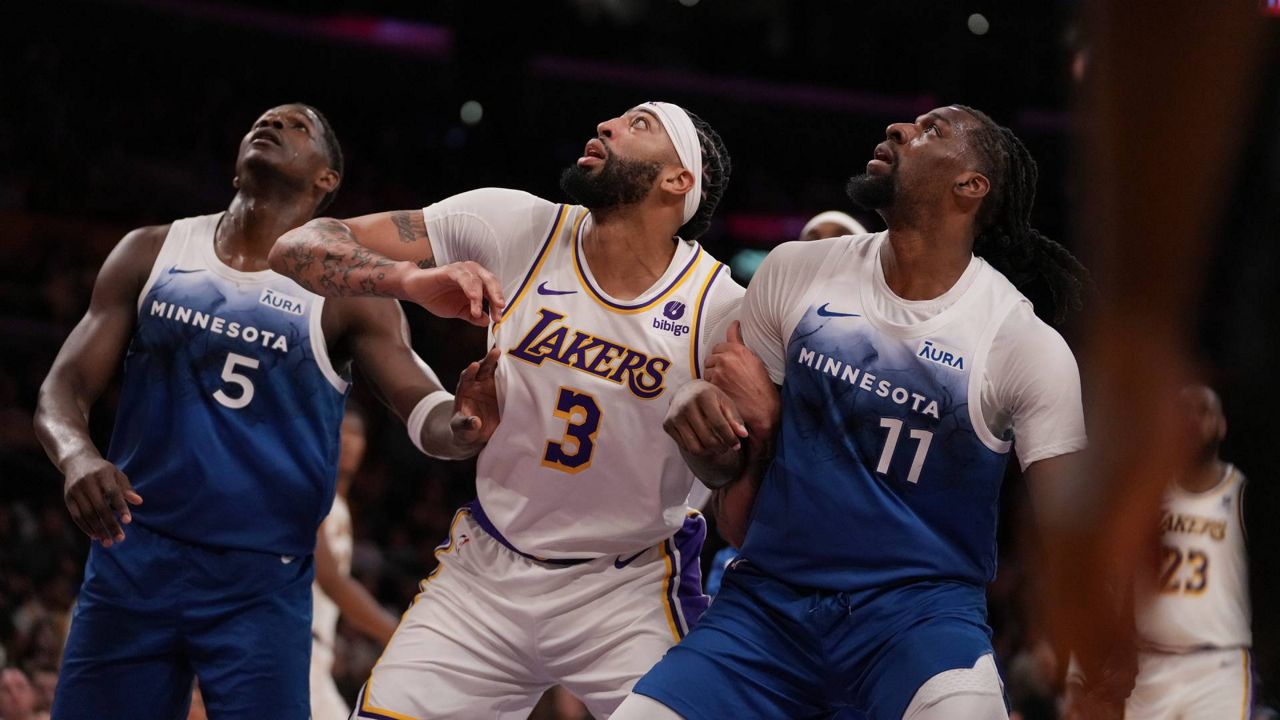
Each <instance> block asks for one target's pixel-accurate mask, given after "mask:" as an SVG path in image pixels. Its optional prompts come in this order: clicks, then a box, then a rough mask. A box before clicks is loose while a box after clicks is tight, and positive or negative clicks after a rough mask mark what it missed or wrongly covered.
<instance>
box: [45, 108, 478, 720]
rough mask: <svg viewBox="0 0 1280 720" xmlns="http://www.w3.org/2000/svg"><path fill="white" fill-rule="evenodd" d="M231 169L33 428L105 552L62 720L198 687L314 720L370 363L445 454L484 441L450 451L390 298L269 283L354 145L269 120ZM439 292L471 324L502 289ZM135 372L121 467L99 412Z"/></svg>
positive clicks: (121, 284)
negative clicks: (355, 377)
mask: <svg viewBox="0 0 1280 720" xmlns="http://www.w3.org/2000/svg"><path fill="white" fill-rule="evenodd" d="M235 170H236V175H235V181H234V185H235V188H236V194H235V197H234V198H233V199H232V201H231V204H230V207H228V209H227V210H225V211H223V212H220V213H216V214H213V215H206V216H203V217H195V218H188V219H183V220H177V221H175V222H173V223H171V224H169V225H163V226H154V227H145V228H140V229H138V230H134V231H133V232H131V233H129V234H128V235H126V236H125V238H124V239H123V240H122V241H121V242H120V244H119V245H118V246H117V247H116V248H115V249H114V250H113V251H112V252H111V254H110V256H109V257H108V258H107V261H106V263H105V264H104V265H103V268H102V270H101V272H100V273H99V275H98V279H97V282H96V284H95V287H94V291H93V297H92V300H91V302H90V306H89V310H88V312H87V313H86V315H85V316H84V318H83V319H82V320H81V321H80V323H79V324H78V325H77V326H76V327H75V329H74V330H73V331H72V332H71V335H70V337H68V339H67V341H66V343H65V344H64V345H63V347H62V350H61V351H60V352H59V354H58V357H57V359H56V360H55V361H54V364H53V367H52V369H51V370H50V372H49V376H48V378H47V379H46V380H45V382H44V385H43V386H42V388H41V391H40V398H39V405H38V408H37V413H36V430H37V432H38V434H39V437H40V440H41V442H42V443H43V445H44V447H45V450H46V451H47V452H48V454H49V457H50V459H52V460H53V462H54V463H55V464H56V465H57V466H58V468H59V469H60V470H61V471H62V472H63V473H64V474H65V476H66V483H65V495H66V503H67V508H68V510H69V511H70V513H71V516H72V517H73V518H74V519H75V521H76V523H77V525H79V526H80V528H81V529H82V530H84V532H85V533H86V534H88V535H89V536H90V537H91V538H93V539H94V540H96V541H97V543H95V544H94V545H93V546H92V547H91V549H90V552H89V560H88V564H87V566H86V568H85V580H84V584H83V586H82V587H81V591H80V595H79V599H78V601H77V606H76V610H75V613H74V616H73V620H72V625H71V631H70V636H69V638H68V640H67V645H66V650H65V654H64V657H63V661H62V672H61V677H60V679H59V682H58V690H57V697H56V700H55V702H54V707H53V717H55V718H58V719H59V720H71V719H72V718H94V719H98V720H100V719H102V718H121V719H122V720H123V719H128V720H139V719H148V718H155V719H156V720H170V719H173V718H182V717H185V715H186V712H187V705H188V703H189V702H190V698H191V687H192V679H193V676H197V677H198V678H199V681H200V687H201V689H202V691H203V695H204V700H205V703H206V706H207V708H208V712H209V716H210V717H211V718H214V719H215V720H217V719H218V718H246V717H272V718H307V717H308V716H309V709H308V705H309V703H308V688H307V685H308V683H307V680H308V664H309V656H310V649H311V633H310V632H309V631H310V629H311V581H312V576H313V563H312V558H311V553H312V548H313V547H314V544H315V541H316V530H317V527H318V526H319V524H320V521H321V520H322V519H323V518H324V516H325V515H326V514H327V513H328V511H329V508H330V506H331V505H332V503H333V496H334V478H335V474H336V463H337V458H338V436H339V426H340V423H341V420H342V413H343V404H344V401H345V399H346V395H347V390H348V388H349V384H350V380H349V378H350V372H349V369H348V366H349V364H350V363H351V362H352V361H354V362H356V363H358V364H360V366H361V367H362V368H363V370H364V372H365V374H366V375H367V376H368V377H369V378H370V379H371V380H372V381H373V383H374V384H375V385H376V389H377V391H378V393H379V394H381V395H382V396H383V397H384V398H386V401H387V402H388V404H389V405H390V406H391V407H392V408H393V409H394V410H395V412H397V413H398V414H399V415H400V416H401V417H402V418H411V419H412V420H413V421H415V422H416V423H417V426H418V427H419V428H420V431H421V432H420V434H421V438H420V442H421V443H422V444H424V445H425V446H426V447H428V448H429V449H432V450H433V451H434V452H435V454H437V455H441V456H449V457H462V456H466V455H468V454H471V453H474V452H475V451H476V450H478V448H479V446H480V444H482V442H483V435H484V432H485V430H484V428H482V427H477V426H476V423H474V422H465V423H463V425H465V427H460V428H459V429H460V433H459V436H458V437H457V438H455V437H454V435H453V433H452V431H451V429H450V418H451V416H452V415H453V408H452V405H453V402H452V401H450V399H449V398H450V396H449V394H448V393H446V392H444V391H443V390H442V388H441V387H440V384H439V382H438V381H437V380H436V378H435V376H434V375H433V374H432V373H431V371H430V370H429V369H428V368H427V367H426V365H425V364H423V363H422V361H421V360H419V359H418V358H417V356H416V355H415V354H414V353H413V351H412V350H411V349H410V348H409V346H408V344H407V342H408V339H407V337H406V334H405V332H404V329H403V322H404V321H403V315H402V313H401V312H400V310H399V307H398V306H397V305H396V303H395V302H394V301H392V300H385V299H360V300H340V301H331V302H326V301H325V299H324V298H322V297H320V296H317V295H312V294H310V293H306V292H303V291H302V289H301V288H299V287H298V286H297V285H295V284H294V283H293V282H292V281H290V280H288V279H287V278H284V277H281V276H279V275H277V274H275V273H274V272H271V271H270V269H268V267H267V252H268V250H270V248H271V244H272V243H273V242H274V241H275V238H277V237H278V236H279V235H280V234H281V233H283V232H285V231H287V230H289V229H290V228H293V227H297V226H298V225H301V224H302V223H304V222H306V221H307V220H308V219H310V218H312V217H313V216H314V215H315V213H316V211H317V210H318V209H320V208H321V207H324V205H325V204H327V202H328V201H329V200H330V199H331V198H332V197H333V194H334V193H335V192H336V191H337V189H338V184H339V182H340V180H341V176H342V170H343V167H342V155H341V149H340V147H339V145H338V140H337V138H336V137H335V136H334V134H333V130H332V128H331V127H330V126H329V123H328V122H327V120H326V119H325V118H324V116H323V115H321V114H320V113H319V112H318V111H316V110H315V109H314V108H311V107H309V106H306V105H298V104H294V105H283V106H280V107H276V108H273V109H271V110H268V111H267V112H266V113H264V114H263V115H262V117H260V118H259V119H258V120H257V121H256V122H255V123H254V124H253V126H252V128H251V129H250V130H249V132H248V133H247V134H246V135H245V136H244V139H243V140H242V141H241V143H240V149H239V154H238V157H237V159H236V165H235ZM423 274H424V275H426V277H423V278H421V281H422V283H423V284H424V285H432V284H434V288H435V289H434V291H432V297H433V299H434V300H435V304H434V305H431V304H428V306H429V309H432V310H433V311H435V312H437V313H438V314H442V315H446V316H450V317H455V316H458V315H459V314H463V315H466V316H467V317H468V318H469V319H472V320H474V321H476V322H479V323H481V324H483V323H484V322H485V318H484V317H483V315H472V314H471V312H472V310H476V311H477V312H478V311H479V309H480V305H481V303H482V302H483V300H484V299H485V293H486V291H485V290H484V284H485V282H486V281H487V282H490V283H492V278H491V277H490V276H488V275H487V273H485V272H484V271H483V270H481V269H479V268H473V267H451V268H440V269H438V270H435V271H426V272H424V273H423ZM488 299H489V300H490V301H491V302H492V306H493V307H501V301H500V297H499V296H498V295H497V294H496V293H491V294H489V295H488ZM126 348H127V354H126ZM121 358H124V360H125V373H124V378H123V386H122V390H121V397H120V405H119V410H118V412H117V416H116V423H115V429H114V431H113V433H112V437H111V445H110V449H109V450H108V452H107V454H106V456H105V457H104V456H103V455H101V454H99V452H98V450H97V449H96V448H95V447H94V445H93V442H92V440H91V439H90V437H89V431H88V417H87V416H88V411H89V408H90V407H91V406H92V405H93V403H94V401H95V400H96V399H97V398H98V397H99V395H100V394H101V393H102V391H103V390H104V389H105V388H106V387H107V384H108V383H109V382H110V380H111V378H112V377H113V376H114V375H115V373H116V368H117V366H118V365H119V363H120V360H121ZM460 392H461V391H460ZM491 430H492V428H490V429H489V431H491ZM144 500H145V502H144ZM125 525H127V526H128V528H129V530H128V534H127V539H126V533H125V532H124V529H123V526H125Z"/></svg>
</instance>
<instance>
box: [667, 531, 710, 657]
mask: <svg viewBox="0 0 1280 720" xmlns="http://www.w3.org/2000/svg"><path fill="white" fill-rule="evenodd" d="M706 539H707V521H706V518H704V517H702V515H701V514H692V515H690V516H689V517H687V518H685V519H684V525H683V526H681V528H680V529H679V530H677V531H676V534H675V535H674V536H673V537H672V538H671V541H672V544H673V545H674V546H675V548H676V551H677V552H678V553H679V556H680V568H679V569H678V570H677V571H676V572H677V573H678V574H679V575H678V577H677V578H676V580H677V581H678V582H679V586H678V588H677V589H676V597H677V598H678V600H679V602H680V611H681V614H682V615H683V616H684V621H685V624H686V625H687V627H685V628H684V632H686V633H687V632H688V631H690V630H692V629H693V626H694V625H697V624H698V620H699V619H701V618H702V614H703V613H704V612H706V611H707V607H708V606H709V605H710V604H711V598H710V597H708V596H707V595H705V594H703V592H702V563H701V562H700V558H701V556H702V543H703V541H704V540H706ZM682 635H683V633H682Z"/></svg>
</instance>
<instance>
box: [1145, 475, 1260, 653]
mask: <svg viewBox="0 0 1280 720" xmlns="http://www.w3.org/2000/svg"><path fill="white" fill-rule="evenodd" d="M1244 485H1245V477H1244V475H1242V474H1241V473H1240V471H1239V470H1237V469H1236V468H1235V467H1234V466H1232V465H1228V466H1227V468H1226V472H1225V474H1224V476H1223V478H1222V480H1221V482H1219V483H1218V485H1217V486H1216V487H1214V488H1213V489H1212V490H1207V491H1205V492H1201V493H1193V492H1188V491H1186V490H1183V489H1182V488H1181V487H1179V486H1178V485H1177V484H1176V483H1174V484H1173V485H1172V486H1171V487H1170V488H1169V490H1168V491H1167V492H1166V493H1165V499H1164V505H1163V509H1162V512H1161V518H1160V533H1161V543H1162V555H1161V564H1160V573H1159V576H1158V577H1156V578H1155V582H1156V584H1157V587H1155V588H1153V589H1152V590H1153V596H1152V600H1151V603H1150V605H1149V606H1147V607H1146V608H1144V609H1143V610H1142V611H1141V612H1139V614H1138V618H1137V627H1138V635H1139V637H1140V638H1141V640H1142V642H1143V644H1144V646H1145V647H1146V648H1147V649H1150V650H1158V651H1163V652H1186V651H1190V650H1199V649H1205V648H1248V647H1250V645H1251V644H1252V633H1251V632H1250V629H1249V626H1250V609H1249V572H1248V571H1249V568H1248V555H1247V552H1246V549H1245V534H1244V523H1243V521H1242V519H1241V518H1242V510H1243V508H1242V505H1243V492H1244Z"/></svg>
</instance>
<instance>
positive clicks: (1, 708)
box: [0, 667, 49, 720]
mask: <svg viewBox="0 0 1280 720" xmlns="http://www.w3.org/2000/svg"><path fill="white" fill-rule="evenodd" d="M48 717H49V715H48V713H38V712H37V711H36V690H35V688H34V687H32V686H31V680H30V679H28V678H27V674H26V673H24V672H22V671H21V670H19V669H18V668H16V667H9V668H5V669H4V670H3V671H0V720H44V719H45V718H48Z"/></svg>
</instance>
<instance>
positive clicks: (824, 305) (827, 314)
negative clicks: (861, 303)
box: [818, 303, 862, 317]
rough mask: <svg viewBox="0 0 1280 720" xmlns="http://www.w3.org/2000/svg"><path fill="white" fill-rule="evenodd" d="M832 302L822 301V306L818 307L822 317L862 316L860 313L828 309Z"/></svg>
mask: <svg viewBox="0 0 1280 720" xmlns="http://www.w3.org/2000/svg"><path fill="white" fill-rule="evenodd" d="M830 304H831V303H822V307H820V308H818V314H819V315H821V316H822V317H862V316H861V315H859V314H858V313H842V312H836V311H835V310H828V309H827V306H828V305H830Z"/></svg>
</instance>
